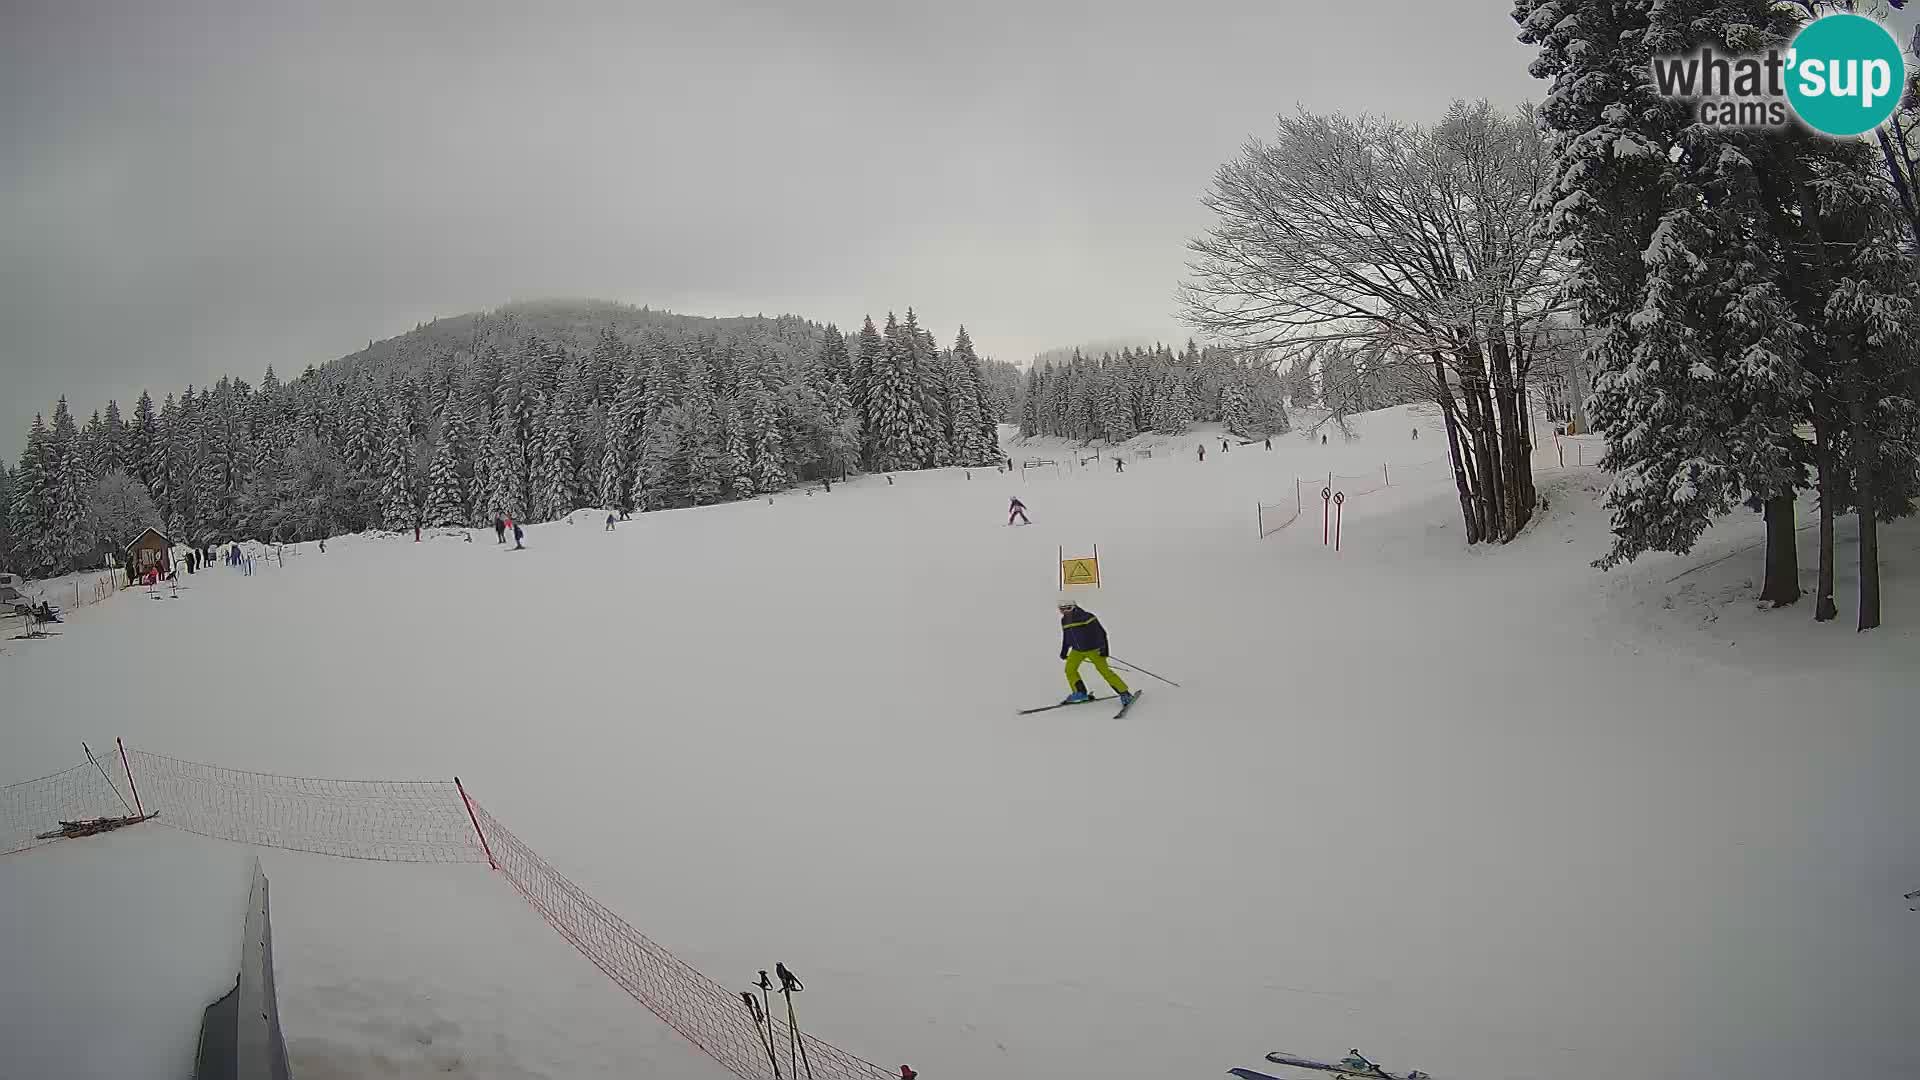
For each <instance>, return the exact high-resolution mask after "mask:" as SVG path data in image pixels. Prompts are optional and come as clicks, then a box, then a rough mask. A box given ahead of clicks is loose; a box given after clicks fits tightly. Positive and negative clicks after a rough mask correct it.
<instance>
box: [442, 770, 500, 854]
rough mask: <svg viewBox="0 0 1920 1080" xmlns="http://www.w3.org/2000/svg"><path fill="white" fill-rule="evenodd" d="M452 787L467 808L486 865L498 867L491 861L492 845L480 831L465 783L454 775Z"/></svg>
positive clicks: (468, 818) (477, 818) (478, 821)
mask: <svg viewBox="0 0 1920 1080" xmlns="http://www.w3.org/2000/svg"><path fill="white" fill-rule="evenodd" d="M453 788H454V790H455V791H458V792H459V793H460V802H461V803H462V804H463V805H465V806H466V808H467V820H468V821H471V822H473V835H475V836H477V837H479V838H480V850H481V851H484V852H486V853H487V865H488V866H491V867H493V868H494V869H495V870H498V869H500V864H499V863H497V862H494V861H493V847H492V845H490V844H488V843H487V834H486V833H484V832H481V831H480V818H479V817H478V816H476V815H475V814H474V812H473V800H472V799H469V798H467V788H466V785H465V784H462V783H461V782H460V778H459V777H457V776H456V777H454V778H453Z"/></svg>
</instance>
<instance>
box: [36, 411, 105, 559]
mask: <svg viewBox="0 0 1920 1080" xmlns="http://www.w3.org/2000/svg"><path fill="white" fill-rule="evenodd" d="M47 458H48V465H49V472H50V476H49V483H50V490H49V496H50V498H49V505H48V508H47V511H48V516H47V549H46V554H47V555H48V556H50V557H51V559H52V562H53V565H54V568H55V569H56V570H69V569H72V568H73V567H75V566H78V565H79V564H80V559H81V557H82V556H83V555H85V554H86V553H87V552H88V551H89V550H90V549H91V548H92V547H93V544H94V538H93V537H90V536H88V535H86V532H87V530H86V524H87V494H88V492H90V491H91V490H92V489H93V478H92V477H91V476H89V475H88V474H87V463H86V459H85V454H84V450H83V448H82V447H81V445H80V432H79V429H78V428H76V427H75V426H74V422H73V414H72V413H71V412H69V411H67V399H66V398H65V397H62V398H61V399H60V401H59V403H58V404H56V405H55V406H54V409H53V430H52V432H51V433H50V438H49V441H48V446H47Z"/></svg>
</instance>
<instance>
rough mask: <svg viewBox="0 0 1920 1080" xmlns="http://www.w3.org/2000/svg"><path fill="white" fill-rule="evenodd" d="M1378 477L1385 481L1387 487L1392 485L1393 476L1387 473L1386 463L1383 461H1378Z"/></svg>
mask: <svg viewBox="0 0 1920 1080" xmlns="http://www.w3.org/2000/svg"><path fill="white" fill-rule="evenodd" d="M1380 479H1381V480H1383V481H1385V482H1386V485H1387V486H1388V487H1392V486H1393V478H1392V477H1390V476H1388V475H1387V463H1386V462H1384V461H1383V462H1381V463H1380Z"/></svg>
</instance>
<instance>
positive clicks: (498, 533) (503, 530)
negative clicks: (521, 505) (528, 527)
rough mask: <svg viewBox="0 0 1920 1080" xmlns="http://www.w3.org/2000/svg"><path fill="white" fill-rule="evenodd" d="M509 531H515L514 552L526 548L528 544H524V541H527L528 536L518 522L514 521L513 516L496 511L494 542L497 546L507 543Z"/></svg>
mask: <svg viewBox="0 0 1920 1080" xmlns="http://www.w3.org/2000/svg"><path fill="white" fill-rule="evenodd" d="M508 529H512V530H513V550H515V551H519V550H521V549H522V548H524V547H526V544H525V543H523V542H522V541H524V540H525V539H526V536H527V534H526V533H524V532H522V531H520V526H519V524H518V523H517V522H515V521H514V520H513V517H512V515H509V514H503V513H501V512H500V511H498V510H496V511H494V513H493V542H494V543H496V544H504V543H506V542H507V530H508Z"/></svg>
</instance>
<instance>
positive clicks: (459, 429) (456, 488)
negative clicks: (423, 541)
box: [424, 399, 474, 526]
mask: <svg viewBox="0 0 1920 1080" xmlns="http://www.w3.org/2000/svg"><path fill="white" fill-rule="evenodd" d="M471 453H472V448H471V447H470V446H469V445H468V435H467V409H466V406H465V404H464V403H462V402H461V401H459V400H458V399H453V400H450V401H448V403H447V406H446V412H445V415H444V417H443V418H442V421H441V424H440V440H439V442H438V444H437V445H436V446H435V447H434V451H433V464H432V465H431V466H430V467H429V469H428V473H427V506H426V511H425V514H424V516H425V519H426V524H428V525H434V526H449V525H467V524H472V523H473V521H474V519H472V518H470V517H469V515H470V513H471V509H470V503H471V497H470V496H469V494H468V492H467V478H466V477H465V476H463V475H461V469H460V463H461V462H462V461H465V460H467V458H468V456H469V455H470V454H471Z"/></svg>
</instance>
